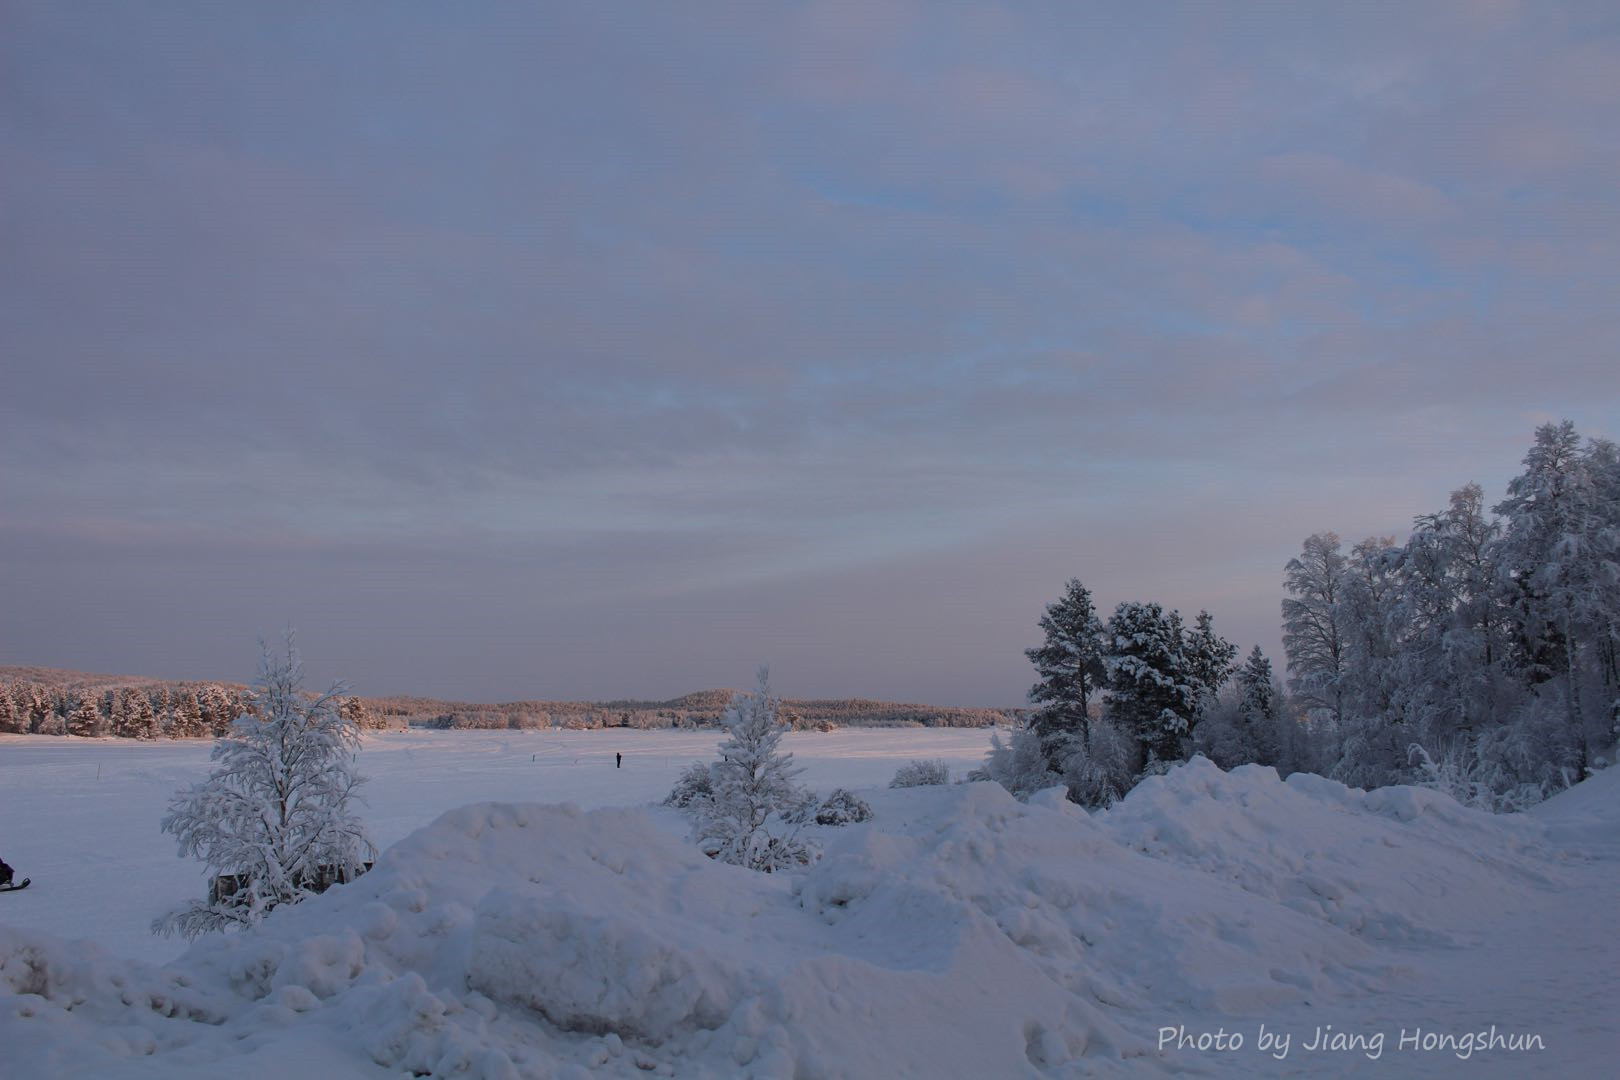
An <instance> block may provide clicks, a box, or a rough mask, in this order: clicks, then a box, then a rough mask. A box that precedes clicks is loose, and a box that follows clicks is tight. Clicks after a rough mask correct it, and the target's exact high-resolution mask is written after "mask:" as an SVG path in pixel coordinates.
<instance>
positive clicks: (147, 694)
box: [0, 679, 383, 739]
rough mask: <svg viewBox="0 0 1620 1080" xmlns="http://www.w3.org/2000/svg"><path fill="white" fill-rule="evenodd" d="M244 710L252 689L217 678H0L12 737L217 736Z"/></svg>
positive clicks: (357, 713) (4, 725)
mask: <svg viewBox="0 0 1620 1080" xmlns="http://www.w3.org/2000/svg"><path fill="white" fill-rule="evenodd" d="M340 707H341V709H342V711H343V715H344V716H345V718H347V719H349V720H351V721H353V723H354V724H355V726H356V727H358V728H369V727H378V726H380V725H381V724H382V722H383V720H382V718H381V717H378V716H376V715H374V714H373V713H372V712H371V711H370V710H369V709H367V708H366V704H365V702H364V701H363V700H362V699H360V698H356V697H345V698H343V700H342V701H341V703H340ZM252 711H253V695H252V693H251V692H250V691H249V690H248V689H247V688H245V687H241V686H235V685H231V684H225V683H144V684H141V685H133V686H131V685H126V686H111V687H94V686H59V685H51V684H48V683H42V682H34V681H32V680H25V679H14V680H11V681H8V682H3V683H0V732H3V733H7V734H15V735H27V734H36V735H79V736H84V737H90V738H94V737H100V736H112V737H116V738H125V739H205V738H218V737H220V736H222V735H226V734H228V733H229V732H230V730H231V724H232V723H233V722H235V720H236V718H237V717H239V716H242V715H244V714H252Z"/></svg>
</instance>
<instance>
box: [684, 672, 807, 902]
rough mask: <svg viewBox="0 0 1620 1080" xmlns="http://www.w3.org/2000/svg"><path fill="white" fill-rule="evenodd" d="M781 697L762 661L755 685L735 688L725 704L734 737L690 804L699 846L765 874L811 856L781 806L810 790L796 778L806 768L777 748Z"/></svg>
mask: <svg viewBox="0 0 1620 1080" xmlns="http://www.w3.org/2000/svg"><path fill="white" fill-rule="evenodd" d="M780 704H781V703H780V700H779V699H778V698H776V697H775V696H774V695H773V694H772V693H771V685H770V670H769V669H768V668H766V667H761V668H760V669H759V673H758V683H757V685H756V686H755V688H754V690H753V692H752V693H743V694H738V695H736V696H735V697H734V698H732V700H731V705H730V707H729V708H728V709H727V710H726V725H727V727H729V728H730V729H731V736H730V737H729V738H728V739H726V741H725V742H723V743H721V744H720V748H719V749H720V760H719V761H716V762H715V763H714V764H712V765H710V766H709V782H710V785H711V788H712V794H710V795H709V796H708V797H707V798H701V799H696V800H694V801H693V802H692V804H691V806H692V810H693V814H694V818H695V823H694V824H695V827H694V830H693V832H694V838H695V839H696V840H697V842H698V846H699V847H701V848H702V849H703V850H704V851H705V852H706V853H708V854H709V855H711V856H713V857H714V858H716V859H719V860H721V861H722V862H728V863H733V864H735V865H737V866H746V867H748V868H749V869H751V870H763V871H765V872H766V873H770V872H772V871H775V870H784V869H788V868H790V867H793V866H801V865H803V864H805V863H807V862H809V861H810V860H811V859H812V858H814V855H815V852H814V849H813V848H811V847H810V845H809V844H807V843H806V842H804V841H803V840H801V839H799V836H798V829H797V828H796V827H793V826H789V825H787V824H786V823H784V822H783V821H782V814H783V813H785V812H787V811H790V810H794V809H796V808H798V807H801V806H803V805H805V802H806V794H807V793H806V792H805V789H804V788H802V787H801V786H800V785H798V784H797V783H795V782H794V779H795V777H797V776H798V775H799V774H800V773H802V772H803V771H804V770H803V769H802V768H800V767H797V766H795V765H794V764H793V755H792V754H790V753H786V752H784V751H783V750H782V748H781V742H782V731H783V725H782V722H781V720H780V719H779V717H778V709H779V707H780Z"/></svg>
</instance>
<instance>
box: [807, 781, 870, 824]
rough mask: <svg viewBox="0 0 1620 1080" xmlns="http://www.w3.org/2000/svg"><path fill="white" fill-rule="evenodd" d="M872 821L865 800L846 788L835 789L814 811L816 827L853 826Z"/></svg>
mask: <svg viewBox="0 0 1620 1080" xmlns="http://www.w3.org/2000/svg"><path fill="white" fill-rule="evenodd" d="M870 820H872V808H871V807H870V806H868V805H866V800H864V799H862V798H861V797H860V796H859V795H856V794H854V793H852V792H850V791H849V790H848V789H846V788H836V789H834V791H833V793H832V794H831V795H828V796H827V801H826V802H824V803H822V804H821V806H820V807H818V808H817V810H816V824H817V825H853V824H855V823H856V822H860V821H870Z"/></svg>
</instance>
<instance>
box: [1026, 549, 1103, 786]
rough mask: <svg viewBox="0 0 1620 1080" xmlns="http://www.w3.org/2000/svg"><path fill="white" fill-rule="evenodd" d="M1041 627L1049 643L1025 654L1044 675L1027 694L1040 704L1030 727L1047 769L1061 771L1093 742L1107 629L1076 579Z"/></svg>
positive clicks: (1052, 605) (1042, 622)
mask: <svg viewBox="0 0 1620 1080" xmlns="http://www.w3.org/2000/svg"><path fill="white" fill-rule="evenodd" d="M1040 626H1041V631H1042V633H1044V634H1045V635H1046V640H1045V641H1044V642H1043V643H1042V644H1041V645H1040V646H1039V647H1037V648H1034V649H1025V650H1024V655H1025V656H1026V657H1028V658H1029V662H1030V663H1032V664H1034V665H1035V671H1036V673H1037V674H1038V675H1040V677H1041V679H1040V682H1038V683H1036V684H1035V685H1034V686H1032V687H1031V688H1030V691H1029V700H1030V701H1031V702H1033V703H1035V704H1037V705H1039V706H1040V708H1038V709H1036V710H1035V711H1034V712H1033V713H1031V714H1030V718H1029V726H1030V728H1031V729H1032V730H1033V731H1034V732H1035V734H1036V736H1037V737H1038V738H1039V740H1040V748H1041V756H1042V757H1043V758H1044V759H1045V761H1046V767H1047V770H1048V771H1050V772H1054V773H1061V772H1062V771H1063V769H1064V765H1065V762H1066V761H1067V759H1068V757H1069V755H1070V754H1072V753H1074V752H1075V751H1077V750H1079V751H1085V750H1087V749H1089V747H1090V744H1091V714H1090V708H1091V699H1092V698H1093V697H1094V696H1096V695H1098V694H1099V693H1100V692H1101V690H1102V686H1103V682H1104V680H1105V679H1106V678H1107V669H1106V667H1105V666H1104V663H1103V654H1104V628H1103V624H1102V620H1101V619H1099V618H1098V617H1097V612H1096V609H1095V608H1093V607H1092V603H1091V593H1090V592H1089V591H1088V590H1087V589H1086V587H1085V586H1084V585H1082V584H1080V581H1079V579H1077V578H1071V579H1069V583H1068V584H1067V585H1066V586H1065V587H1064V591H1063V595H1062V596H1061V597H1059V598H1058V600H1057V601H1056V602H1055V603H1053V604H1050V605H1048V607H1047V609H1046V614H1044V615H1042V616H1041V622H1040Z"/></svg>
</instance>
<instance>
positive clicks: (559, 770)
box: [0, 728, 990, 961]
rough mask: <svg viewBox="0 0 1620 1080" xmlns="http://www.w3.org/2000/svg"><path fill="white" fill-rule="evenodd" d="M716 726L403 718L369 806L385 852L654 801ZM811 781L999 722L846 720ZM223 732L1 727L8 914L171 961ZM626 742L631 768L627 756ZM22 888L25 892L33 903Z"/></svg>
mask: <svg viewBox="0 0 1620 1080" xmlns="http://www.w3.org/2000/svg"><path fill="white" fill-rule="evenodd" d="M721 738H722V734H721V732H719V731H631V730H619V729H610V730H604V731H561V730H557V731H419V730H413V731H402V732H375V733H372V734H369V735H368V736H367V737H366V742H365V748H364V749H363V750H362V751H361V753H360V758H359V762H360V771H361V772H362V773H363V774H365V775H366V776H367V777H368V778H369V782H368V783H367V784H366V786H365V788H364V789H363V794H364V796H365V800H366V805H365V806H363V807H362V808H361V811H360V813H361V817H362V819H363V820H364V821H365V822H366V825H367V826H368V827H369V828H370V829H371V833H372V837H373V839H374V840H375V841H376V842H377V846H378V848H379V849H382V848H386V847H388V846H389V845H390V844H393V843H395V842H396V841H398V840H400V839H403V838H404V837H405V836H408V835H409V834H410V833H412V832H414V831H415V830H416V829H418V828H420V827H422V826H423V825H426V824H428V823H429V822H431V821H432V820H433V819H434V818H436V817H438V816H439V815H440V814H441V813H443V812H444V811H446V810H448V809H451V808H452V807H456V806H462V805H465V804H467V803H471V802H485V801H501V802H542V803H560V802H568V803H574V804H576V805H578V806H580V807H581V808H584V809H593V808H596V807H600V806H637V805H642V804H646V803H657V802H660V801H662V800H663V798H664V796H665V795H667V794H668V793H669V789H670V787H671V786H672V785H673V784H674V782H675V779H676V777H677V776H678V775H679V774H680V772H681V770H682V769H684V768H686V767H687V766H688V765H690V764H692V763H693V762H695V761H711V760H713V759H714V757H715V752H714V751H715V747H716V746H717V745H718V744H719V742H720V740H721ZM783 742H784V744H785V746H786V748H787V749H788V750H790V751H792V753H793V755H794V760H795V762H796V763H797V764H799V765H802V766H804V768H805V771H804V775H803V777H802V778H801V779H802V781H803V782H804V783H805V784H808V785H809V786H810V787H811V788H813V789H815V790H816V791H819V792H821V793H822V794H823V795H825V794H826V793H827V792H828V791H830V790H831V789H832V788H834V787H882V786H884V785H886V784H888V782H889V779H890V778H891V777H892V776H893V775H894V772H895V770H896V769H897V768H899V767H900V766H901V765H903V764H904V763H905V762H907V761H910V760H912V759H913V758H939V759H942V760H944V761H946V762H947V763H948V764H949V765H950V766H951V769H952V772H953V773H954V774H956V775H960V774H961V773H963V772H966V771H967V770H968V769H971V768H974V767H976V766H977V765H978V764H979V763H980V762H982V761H983V759H984V755H985V751H986V750H987V749H988V748H989V745H990V729H986V728H877V729H864V728H845V729H841V730H839V731H836V732H831V733H820V732H795V733H791V734H789V735H787V736H786V737H785V738H784V740H783ZM212 746H213V743H212V742H209V741H203V740H189V741H177V742H155V743H142V742H136V741H134V740H130V739H78V738H60V737H53V736H44V735H8V736H3V737H0V857H3V858H4V859H5V860H6V861H7V862H8V863H10V864H11V865H12V866H14V867H15V868H16V870H17V875H18V877H30V878H32V879H33V885H32V886H30V888H29V890H28V895H27V896H26V897H24V896H22V895H18V896H4V897H0V904H5V905H6V906H4V907H0V923H9V924H10V925H13V926H18V927H25V928H31V929H38V930H43V931H46V932H48V933H51V934H56V935H59V936H61V937H69V938H87V939H90V940H93V941H96V942H98V943H100V944H102V945H104V946H105V947H107V948H108V949H110V950H112V951H113V952H116V953H118V954H120V955H123V956H129V957H135V958H140V959H146V960H154V961H165V960H169V959H172V958H173V957H176V956H178V955H180V953H181V952H183V951H184V943H183V942H180V941H178V940H176V939H172V938H158V937H154V936H153V935H152V933H151V932H150V930H149V926H150V923H151V920H152V919H153V918H154V917H156V916H157V915H158V914H160V913H161V912H162V911H163V910H165V909H166V908H167V907H169V906H170V905H171V904H174V903H177V902H179V901H182V900H184V899H186V898H188V897H192V896H198V895H201V894H202V890H204V889H205V888H206V884H205V882H206V875H205V874H204V872H203V869H202V865H201V864H200V863H198V862H197V861H196V860H193V859H181V858H178V857H177V856H176V854H175V844H174V841H173V838H171V837H169V836H167V835H165V834H164V833H162V832H161V831H160V829H159V822H160V821H161V820H162V818H163V815H164V813H165V811H166V809H167V806H168V802H169V799H170V798H171V797H172V796H173V795H174V793H175V792H176V791H177V790H179V789H180V788H182V787H184V786H186V785H188V784H192V783H196V782H198V781H200V780H202V779H204V778H205V777H206V776H207V775H208V767H209V761H208V754H209V751H210V749H211V748H212ZM619 753H622V754H623V755H624V766H623V768H615V767H614V755H615V754H619ZM24 901H25V902H24Z"/></svg>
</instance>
